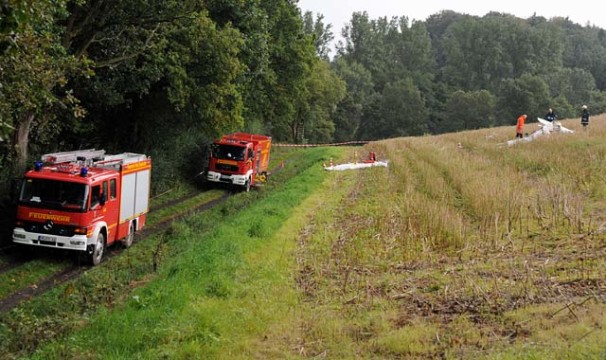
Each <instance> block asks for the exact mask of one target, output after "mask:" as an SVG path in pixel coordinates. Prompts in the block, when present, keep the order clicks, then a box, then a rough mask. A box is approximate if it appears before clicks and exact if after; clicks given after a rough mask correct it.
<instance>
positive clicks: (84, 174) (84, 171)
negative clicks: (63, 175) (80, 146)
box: [80, 167, 88, 177]
mask: <svg viewBox="0 0 606 360" xmlns="http://www.w3.org/2000/svg"><path fill="white" fill-rule="evenodd" d="M86 175H88V168H87V167H83V168H81V169H80V176H82V177H86Z"/></svg>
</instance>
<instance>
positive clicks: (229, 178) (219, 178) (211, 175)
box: [206, 171, 248, 186]
mask: <svg viewBox="0 0 606 360" xmlns="http://www.w3.org/2000/svg"><path fill="white" fill-rule="evenodd" d="M206 179H207V180H208V181H213V182H222V183H227V184H234V185H240V186H244V184H246V181H247V180H248V175H227V174H221V173H218V172H214V171H209V172H208V175H207V176H206Z"/></svg>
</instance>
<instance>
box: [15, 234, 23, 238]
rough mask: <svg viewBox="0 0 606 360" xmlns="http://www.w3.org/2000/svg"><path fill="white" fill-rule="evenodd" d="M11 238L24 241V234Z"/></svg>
mask: <svg viewBox="0 0 606 360" xmlns="http://www.w3.org/2000/svg"><path fill="white" fill-rule="evenodd" d="M13 238H15V239H25V234H13Z"/></svg>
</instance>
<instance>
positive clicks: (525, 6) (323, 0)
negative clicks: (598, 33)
mask: <svg viewBox="0 0 606 360" xmlns="http://www.w3.org/2000/svg"><path fill="white" fill-rule="evenodd" d="M598 4H599V1H595V0H593V1H587V0H577V1H570V0H564V1H557V0H555V1H554V0H552V1H529V0H526V1H524V0H505V1H503V0H501V1H498V2H497V1H478V0H457V1H446V0H416V1H402V0H299V8H301V13H305V12H306V11H311V12H313V13H314V18H315V14H317V13H321V14H322V15H324V23H325V24H332V30H333V33H334V35H335V38H336V39H339V38H340V34H341V29H342V28H343V26H344V25H345V24H346V23H347V22H349V20H351V14H352V13H354V12H356V11H366V12H367V13H368V16H369V17H370V18H371V19H377V18H379V17H383V16H386V17H388V18H391V17H392V16H398V17H399V16H407V17H408V19H409V20H425V19H427V17H428V16H430V15H433V14H436V13H438V12H440V11H442V10H453V11H456V12H459V13H464V14H470V15H478V16H483V15H485V14H486V13H488V12H490V11H498V12H503V13H508V14H512V15H515V16H518V17H521V18H524V19H525V18H528V17H531V16H532V15H533V14H535V13H536V15H537V16H543V17H545V18H547V19H549V18H552V17H555V16H558V17H568V18H569V19H570V20H571V21H573V22H575V23H578V24H581V25H587V24H588V23H590V24H591V25H595V26H598V27H601V28H603V29H606V15H605V14H604V13H603V12H602V11H601V5H598ZM333 54H334V52H333Z"/></svg>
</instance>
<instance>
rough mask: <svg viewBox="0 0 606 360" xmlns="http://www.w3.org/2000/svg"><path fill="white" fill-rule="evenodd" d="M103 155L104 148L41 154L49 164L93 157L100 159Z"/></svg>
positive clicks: (92, 158) (85, 159)
mask: <svg viewBox="0 0 606 360" xmlns="http://www.w3.org/2000/svg"><path fill="white" fill-rule="evenodd" d="M104 155H105V150H95V149H86V150H74V151H63V152H56V153H50V154H44V155H42V161H44V162H46V163H51V164H58V163H65V162H75V161H88V160H94V159H102V158H103V156H104Z"/></svg>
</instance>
